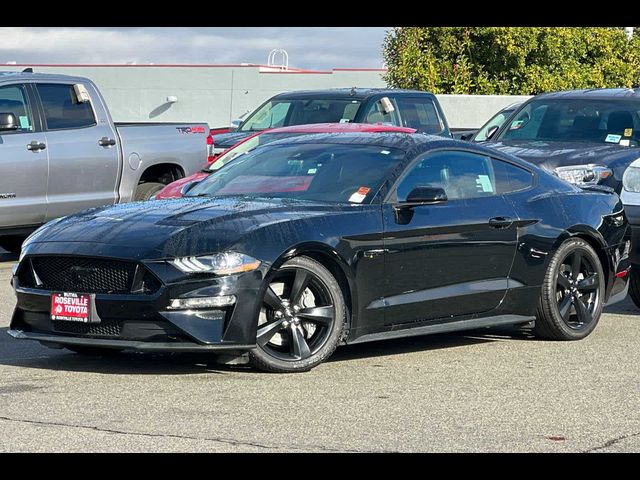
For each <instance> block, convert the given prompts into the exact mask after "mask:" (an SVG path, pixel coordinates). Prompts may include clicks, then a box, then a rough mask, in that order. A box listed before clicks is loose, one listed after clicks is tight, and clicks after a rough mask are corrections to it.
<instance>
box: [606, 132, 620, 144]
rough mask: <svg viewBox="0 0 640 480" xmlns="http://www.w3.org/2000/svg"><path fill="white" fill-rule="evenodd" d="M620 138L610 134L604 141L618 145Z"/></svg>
mask: <svg viewBox="0 0 640 480" xmlns="http://www.w3.org/2000/svg"><path fill="white" fill-rule="evenodd" d="M621 138H622V135H614V134H613V133H610V134H609V135H607V138H605V139H604V141H605V142H607V143H619V142H620V139H621Z"/></svg>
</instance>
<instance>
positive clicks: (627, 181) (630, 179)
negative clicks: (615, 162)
mask: <svg viewBox="0 0 640 480" xmlns="http://www.w3.org/2000/svg"><path fill="white" fill-rule="evenodd" d="M634 163H635V162H634ZM622 186H623V187H624V189H625V190H626V191H628V192H640V167H634V166H631V167H629V168H627V169H626V170H625V172H624V175H623V176H622Z"/></svg>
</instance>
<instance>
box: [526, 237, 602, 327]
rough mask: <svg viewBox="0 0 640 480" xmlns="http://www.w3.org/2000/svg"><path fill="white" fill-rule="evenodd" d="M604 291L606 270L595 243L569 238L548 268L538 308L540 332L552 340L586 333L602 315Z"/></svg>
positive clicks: (537, 323)
mask: <svg viewBox="0 0 640 480" xmlns="http://www.w3.org/2000/svg"><path fill="white" fill-rule="evenodd" d="M604 292H605V278H604V272H603V269H602V265H601V263H600V259H599V258H598V254H597V253H596V252H595V250H594V249H593V247H591V245H589V243H587V242H586V241H585V240H583V239H580V238H572V239H569V240H567V241H565V242H564V243H563V244H562V245H560V247H559V248H558V250H556V252H555V253H554V255H553V257H552V258H551V260H550V262H549V266H548V268H547V273H546V275H545V279H544V283H543V285H542V294H541V296H540V301H539V304H538V310H537V312H536V324H535V332H536V334H537V335H538V336H540V337H542V338H547V339H550V340H579V339H581V338H584V337H586V336H587V335H589V334H590V333H591V332H592V331H593V329H594V328H595V327H596V324H597V323H598V321H599V319H600V315H601V314H602V308H603V303H604Z"/></svg>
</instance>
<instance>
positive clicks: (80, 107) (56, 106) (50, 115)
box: [37, 84, 96, 130]
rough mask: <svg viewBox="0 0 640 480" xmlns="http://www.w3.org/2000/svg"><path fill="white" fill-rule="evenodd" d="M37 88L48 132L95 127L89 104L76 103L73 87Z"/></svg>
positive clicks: (40, 85)
mask: <svg viewBox="0 0 640 480" xmlns="http://www.w3.org/2000/svg"><path fill="white" fill-rule="evenodd" d="M37 87H38V93H39V94H40V100H41V101H42V107H43V109H44V116H45V119H46V121H47V128H48V129H49V130H57V129H61V128H81V127H88V126H91V125H95V123H96V120H95V118H94V116H93V110H92V109H91V104H90V102H86V103H78V101H77V100H76V95H75V93H74V91H73V85H60V84H57V85H54V84H50V85H45V84H38V85H37Z"/></svg>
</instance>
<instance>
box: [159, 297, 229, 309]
mask: <svg viewBox="0 0 640 480" xmlns="http://www.w3.org/2000/svg"><path fill="white" fill-rule="evenodd" d="M235 303H236V296H235V295H220V296H219V297H194V298H172V299H171V300H170V301H169V306H168V307H167V308H168V309H169V310H191V309H200V308H216V307H228V306H230V305H233V304H235Z"/></svg>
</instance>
